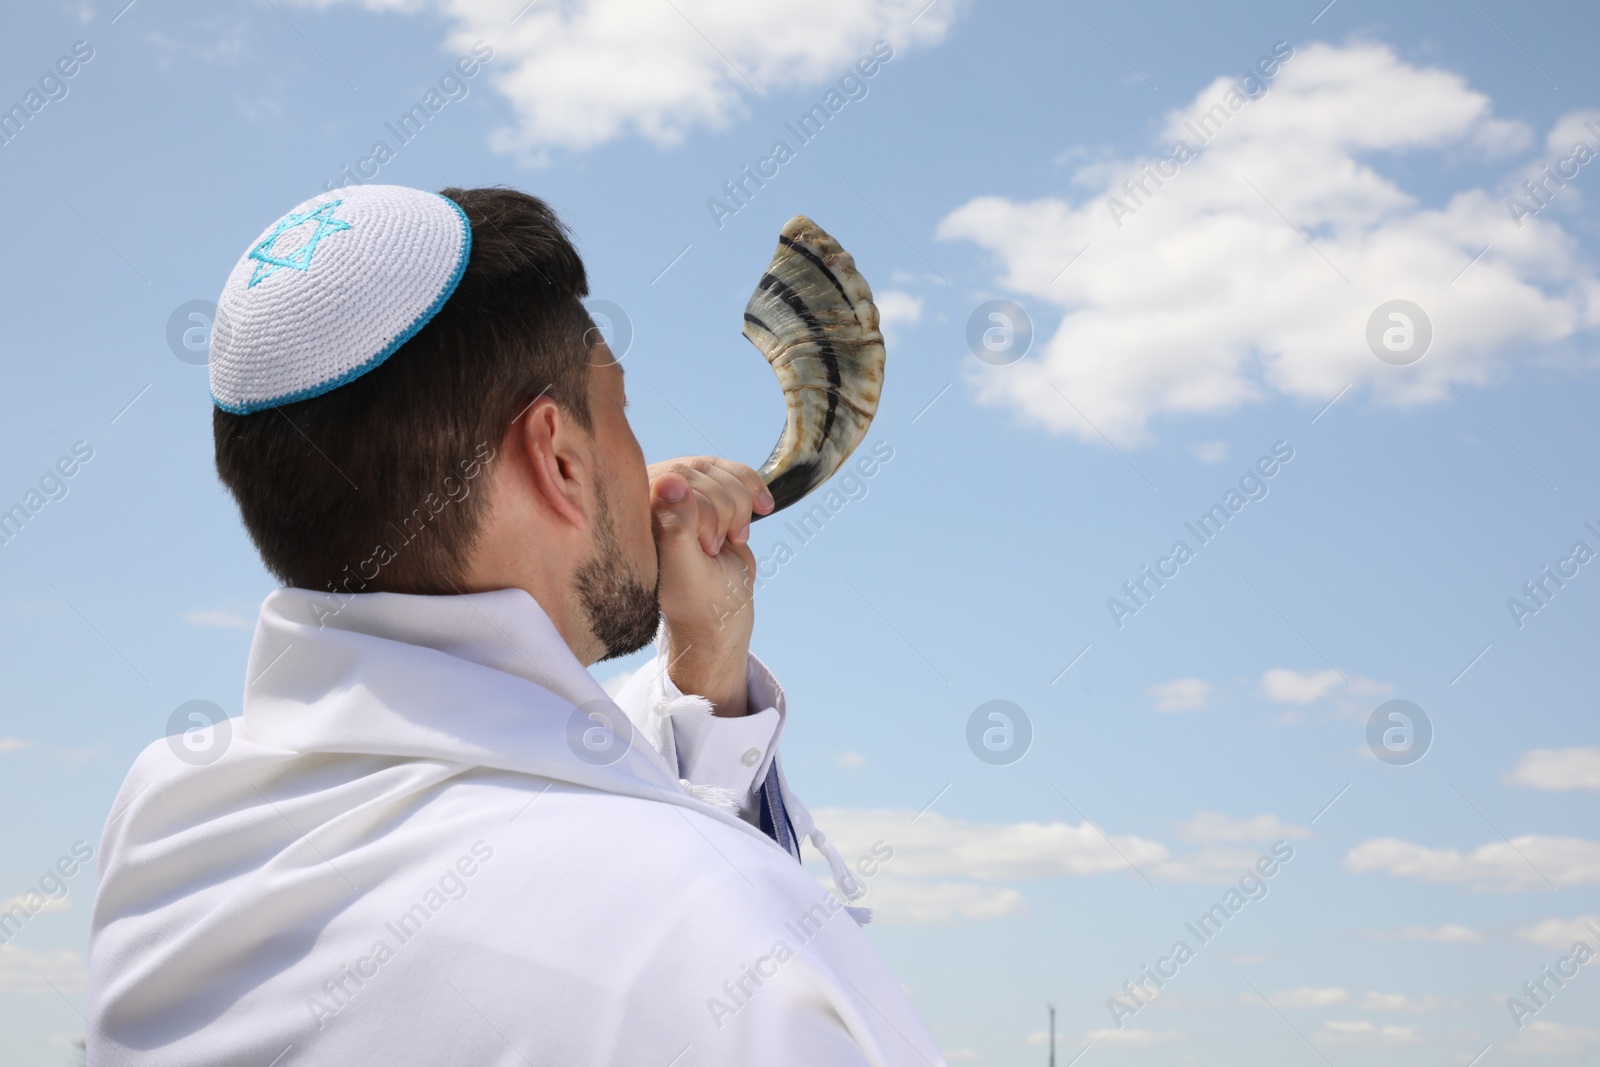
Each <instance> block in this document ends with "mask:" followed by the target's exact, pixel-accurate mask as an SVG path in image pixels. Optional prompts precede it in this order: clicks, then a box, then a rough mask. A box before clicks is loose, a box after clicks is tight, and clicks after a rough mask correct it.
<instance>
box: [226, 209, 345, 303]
mask: <svg viewBox="0 0 1600 1067" xmlns="http://www.w3.org/2000/svg"><path fill="white" fill-rule="evenodd" d="M342 203H344V201H343V200H330V201H329V202H328V203H326V204H322V205H320V206H319V207H316V208H313V209H312V210H310V211H302V212H300V213H299V214H289V215H286V216H284V217H283V219H282V220H280V221H279V223H278V224H277V225H276V226H274V227H273V228H272V232H271V233H269V234H267V235H266V236H265V237H263V238H262V239H261V241H260V243H259V244H257V245H256V246H255V247H254V248H252V249H251V250H250V258H251V259H253V260H255V261H256V269H255V273H253V274H252V275H250V283H249V285H247V286H245V288H247V289H250V288H254V287H255V285H256V283H257V282H259V281H261V280H262V279H264V278H269V277H271V276H272V275H274V274H276V273H277V272H278V271H280V270H282V269H283V268H285V267H288V268H291V269H293V270H310V269H311V257H312V256H313V255H314V254H315V253H316V251H317V244H318V242H320V241H321V240H322V239H323V238H324V237H327V236H328V235H329V234H334V233H338V232H339V231H340V230H348V229H350V224H349V223H348V222H346V221H344V220H343V219H336V218H334V217H333V209H334V208H336V207H338V206H339V205H340V204H342ZM311 222H314V223H316V224H317V228H316V229H315V230H313V231H312V233H311V236H310V237H309V238H307V239H306V242H305V244H303V245H301V246H300V247H299V248H296V249H295V250H294V251H293V252H290V253H289V254H288V255H284V256H275V255H273V254H272V253H273V245H274V244H276V243H277V240H278V238H280V237H282V236H283V235H284V234H286V233H288V232H289V231H290V230H293V229H295V228H296V227H299V226H304V225H306V224H307V223H311Z"/></svg>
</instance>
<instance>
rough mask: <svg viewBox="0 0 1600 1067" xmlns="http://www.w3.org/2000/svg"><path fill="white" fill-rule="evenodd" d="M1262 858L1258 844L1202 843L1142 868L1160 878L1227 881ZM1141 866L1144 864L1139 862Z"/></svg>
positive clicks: (1201, 881) (1205, 881)
mask: <svg viewBox="0 0 1600 1067" xmlns="http://www.w3.org/2000/svg"><path fill="white" fill-rule="evenodd" d="M1260 858H1261V850H1260V849H1259V848H1241V847H1239V846H1236V845H1205V846H1203V847H1201V848H1198V849H1196V850H1194V851H1193V852H1190V853H1188V854H1186V855H1183V856H1175V857H1173V858H1172V859H1169V860H1164V861H1162V862H1160V863H1157V864H1155V865H1153V866H1150V867H1146V868H1145V870H1146V872H1147V873H1148V874H1150V875H1152V876H1153V877H1156V878H1159V879H1161V880H1162V881H1163V882H1196V883H1199V884H1201V885H1226V884H1228V883H1229V882H1235V881H1238V879H1239V878H1240V877H1241V876H1242V875H1243V874H1244V873H1245V872H1246V871H1247V870H1249V869H1250V868H1251V867H1252V866H1254V864H1255V862H1256V861H1257V860H1258V859H1260ZM1141 866H1143V865H1142V864H1141Z"/></svg>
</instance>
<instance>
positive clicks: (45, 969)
mask: <svg viewBox="0 0 1600 1067" xmlns="http://www.w3.org/2000/svg"><path fill="white" fill-rule="evenodd" d="M84 976H85V970H84V964H83V957H82V956H80V955H78V954H77V953H76V952H68V951H67V950H65V949H58V950H57V951H55V952H36V951H34V950H33V949H30V948H19V947H18V946H16V945H0V993H49V992H50V991H51V990H50V987H51V986H52V985H53V986H55V987H56V989H59V990H60V991H61V992H63V993H81V992H83V983H84Z"/></svg>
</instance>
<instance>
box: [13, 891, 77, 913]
mask: <svg viewBox="0 0 1600 1067" xmlns="http://www.w3.org/2000/svg"><path fill="white" fill-rule="evenodd" d="M28 896H29V894H28V893H18V894H17V895H16V896H13V897H6V898H5V899H4V900H0V912H6V911H9V910H11V909H12V908H13V907H15V906H16V905H18V904H21V903H22V902H23V901H25V900H26V899H27V898H28ZM71 910H72V900H71V899H70V898H68V897H45V898H44V903H43V904H41V905H39V906H38V907H37V908H31V909H29V911H30V913H31V914H33V915H47V914H49V913H50V912H53V911H71Z"/></svg>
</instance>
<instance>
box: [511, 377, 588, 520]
mask: <svg viewBox="0 0 1600 1067" xmlns="http://www.w3.org/2000/svg"><path fill="white" fill-rule="evenodd" d="M508 436H509V437H510V438H512V441H513V442H514V444H516V445H520V451H521V452H522V454H523V456H524V457H525V459H526V462H527V471H526V475H525V476H526V477H527V479H528V484H527V489H528V491H529V492H530V493H531V494H532V495H533V496H534V497H535V498H536V500H537V501H538V503H539V504H541V505H542V506H544V507H545V508H547V509H549V510H550V511H551V512H553V513H554V514H555V515H556V516H557V517H558V518H559V519H562V520H564V521H565V522H568V523H570V524H571V525H572V526H573V527H574V528H575V529H578V530H587V529H588V528H589V505H588V502H587V500H586V494H587V493H588V491H589V489H590V488H591V486H590V482H591V481H593V479H594V441H593V438H592V436H591V435H590V434H589V433H588V432H587V431H585V430H584V428H583V427H582V426H581V425H579V424H578V422H577V420H575V419H573V418H572V417H571V416H570V415H568V414H567V413H566V412H565V411H562V410H561V406H560V405H559V404H557V403H556V402H555V400H553V399H552V398H550V397H548V396H542V397H540V398H539V399H537V400H535V401H534V402H533V403H532V404H530V405H528V408H527V410H526V411H524V412H523V413H522V414H521V416H519V417H518V418H517V420H516V421H515V422H513V423H512V424H511V427H510V429H509V431H508Z"/></svg>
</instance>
